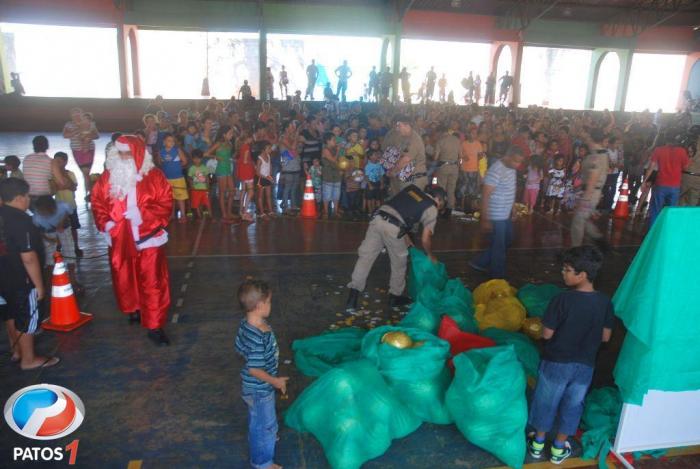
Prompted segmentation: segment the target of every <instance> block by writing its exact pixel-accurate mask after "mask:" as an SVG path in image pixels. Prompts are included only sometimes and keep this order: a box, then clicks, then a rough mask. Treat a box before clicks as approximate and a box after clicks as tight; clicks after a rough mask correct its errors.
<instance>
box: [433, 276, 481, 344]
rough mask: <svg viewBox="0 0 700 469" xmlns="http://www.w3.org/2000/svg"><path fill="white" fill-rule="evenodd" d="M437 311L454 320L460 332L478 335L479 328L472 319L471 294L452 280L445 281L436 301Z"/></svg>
mask: <svg viewBox="0 0 700 469" xmlns="http://www.w3.org/2000/svg"><path fill="white" fill-rule="evenodd" d="M437 310H438V311H440V312H442V314H446V315H448V316H449V317H451V318H452V319H454V320H455V322H456V323H457V325H458V326H459V328H460V330H462V331H464V332H472V333H478V332H479V326H478V325H477V323H476V320H475V319H474V299H473V298H472V292H470V291H469V290H468V289H467V287H465V286H464V284H462V282H461V280H459V279H457V278H453V279H450V280H448V281H447V283H446V284H445V289H444V290H443V291H442V296H441V298H440V299H439V300H438V303H437Z"/></svg>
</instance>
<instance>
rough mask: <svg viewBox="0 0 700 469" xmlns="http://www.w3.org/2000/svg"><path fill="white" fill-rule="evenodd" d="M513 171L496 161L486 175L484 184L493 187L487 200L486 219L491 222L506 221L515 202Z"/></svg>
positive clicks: (514, 175) (514, 174) (514, 177)
mask: <svg viewBox="0 0 700 469" xmlns="http://www.w3.org/2000/svg"><path fill="white" fill-rule="evenodd" d="M515 179H516V172H515V169H513V168H509V167H507V166H506V165H504V164H503V162H502V161H500V160H499V161H496V162H495V163H494V164H493V165H492V166H491V167H490V168H489V170H488V172H487V173H486V176H485V177H484V184H486V185H487V186H493V187H494V190H493V192H491V197H490V198H489V213H488V214H487V215H488V219H489V220H493V221H500V220H508V219H509V218H510V213H511V210H512V209H513V203H514V202H515V185H516V180H515Z"/></svg>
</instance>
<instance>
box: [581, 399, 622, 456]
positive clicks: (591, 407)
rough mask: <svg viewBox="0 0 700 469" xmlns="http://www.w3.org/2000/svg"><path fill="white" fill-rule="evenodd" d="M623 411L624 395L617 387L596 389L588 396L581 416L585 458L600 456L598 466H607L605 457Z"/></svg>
mask: <svg viewBox="0 0 700 469" xmlns="http://www.w3.org/2000/svg"><path fill="white" fill-rule="evenodd" d="M621 412H622V397H621V396H620V391H618V390H617V388H613V387H605V388H599V389H594V390H592V391H591V392H590V394H588V396H587V397H586V402H585V407H584V409H583V415H582V416H581V429H582V430H584V433H583V436H582V437H581V444H582V445H583V458H584V459H595V458H598V467H599V468H601V469H605V468H607V463H606V462H605V458H606V456H607V454H608V451H609V450H610V441H611V440H612V439H613V438H615V434H616V433H617V425H618V423H619V421H620V413H621Z"/></svg>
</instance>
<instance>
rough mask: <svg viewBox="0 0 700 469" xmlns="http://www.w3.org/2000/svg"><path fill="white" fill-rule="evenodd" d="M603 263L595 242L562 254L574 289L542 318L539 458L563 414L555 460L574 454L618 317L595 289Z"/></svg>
mask: <svg viewBox="0 0 700 469" xmlns="http://www.w3.org/2000/svg"><path fill="white" fill-rule="evenodd" d="M602 262H603V255H602V254H601V253H600V251H598V250H597V249H596V248H594V247H592V246H579V247H575V248H572V249H569V250H568V251H566V252H565V253H564V255H563V257H562V270H561V273H562V277H563V279H564V283H565V284H566V286H567V287H569V288H570V289H569V290H567V291H565V292H563V293H561V294H559V295H557V296H556V297H554V298H553V299H552V301H550V302H549V306H548V307H547V311H546V312H545V314H544V317H543V319H542V325H543V326H544V331H543V334H542V337H543V338H544V339H545V340H546V342H545V345H544V353H543V356H542V362H541V363H540V369H539V373H538V377H537V387H536V388H535V393H534V395H533V398H532V405H531V406H530V418H529V424H530V425H531V426H532V427H533V428H534V429H535V431H534V432H532V433H530V434H529V435H528V452H529V453H530V455H531V456H532V457H533V458H536V459H539V458H541V457H542V453H543V451H544V441H545V435H546V434H547V432H549V431H550V430H551V429H552V426H553V424H554V420H555V419H556V417H557V414H558V415H559V428H558V429H557V432H558V433H557V436H556V439H555V440H554V442H553V443H552V447H551V458H550V461H551V462H552V463H554V464H561V462H562V461H564V460H565V459H566V458H568V457H569V456H571V446H570V445H569V442H568V437H569V435H573V434H575V433H576V430H577V428H578V424H579V421H580V420H581V414H582V413H583V401H584V398H585V397H586V392H587V391H588V387H589V386H590V384H591V379H592V378H593V368H594V366H595V358H596V354H597V352H598V348H599V347H600V344H601V342H608V341H609V340H610V335H611V333H612V327H613V321H614V317H613V305H612V302H611V301H610V299H609V298H608V297H607V296H605V295H604V294H602V293H600V292H597V291H595V289H594V288H593V280H594V279H595V277H596V275H597V274H598V270H600V267H601V265H602Z"/></svg>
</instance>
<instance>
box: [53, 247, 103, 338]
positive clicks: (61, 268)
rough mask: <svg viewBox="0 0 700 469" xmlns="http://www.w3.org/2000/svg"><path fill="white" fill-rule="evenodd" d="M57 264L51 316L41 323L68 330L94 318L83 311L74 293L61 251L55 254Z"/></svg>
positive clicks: (60, 330) (55, 329) (61, 330)
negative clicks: (79, 307)
mask: <svg viewBox="0 0 700 469" xmlns="http://www.w3.org/2000/svg"><path fill="white" fill-rule="evenodd" d="M53 258H54V260H55V265H54V268H53V279H52V280H51V316H50V317H49V319H47V320H46V321H44V322H43V323H42V324H41V327H42V328H44V329H47V330H49V331H59V332H68V331H72V330H73V329H77V328H78V327H80V326H82V325H83V324H85V323H86V322H88V321H91V320H92V314H88V313H81V312H80V310H79V309H78V302H77V301H76V300H75V295H74V294H73V286H72V285H71V283H70V278H69V277H68V272H67V271H66V264H65V263H64V262H63V256H61V253H60V252H55V253H54V255H53Z"/></svg>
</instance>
